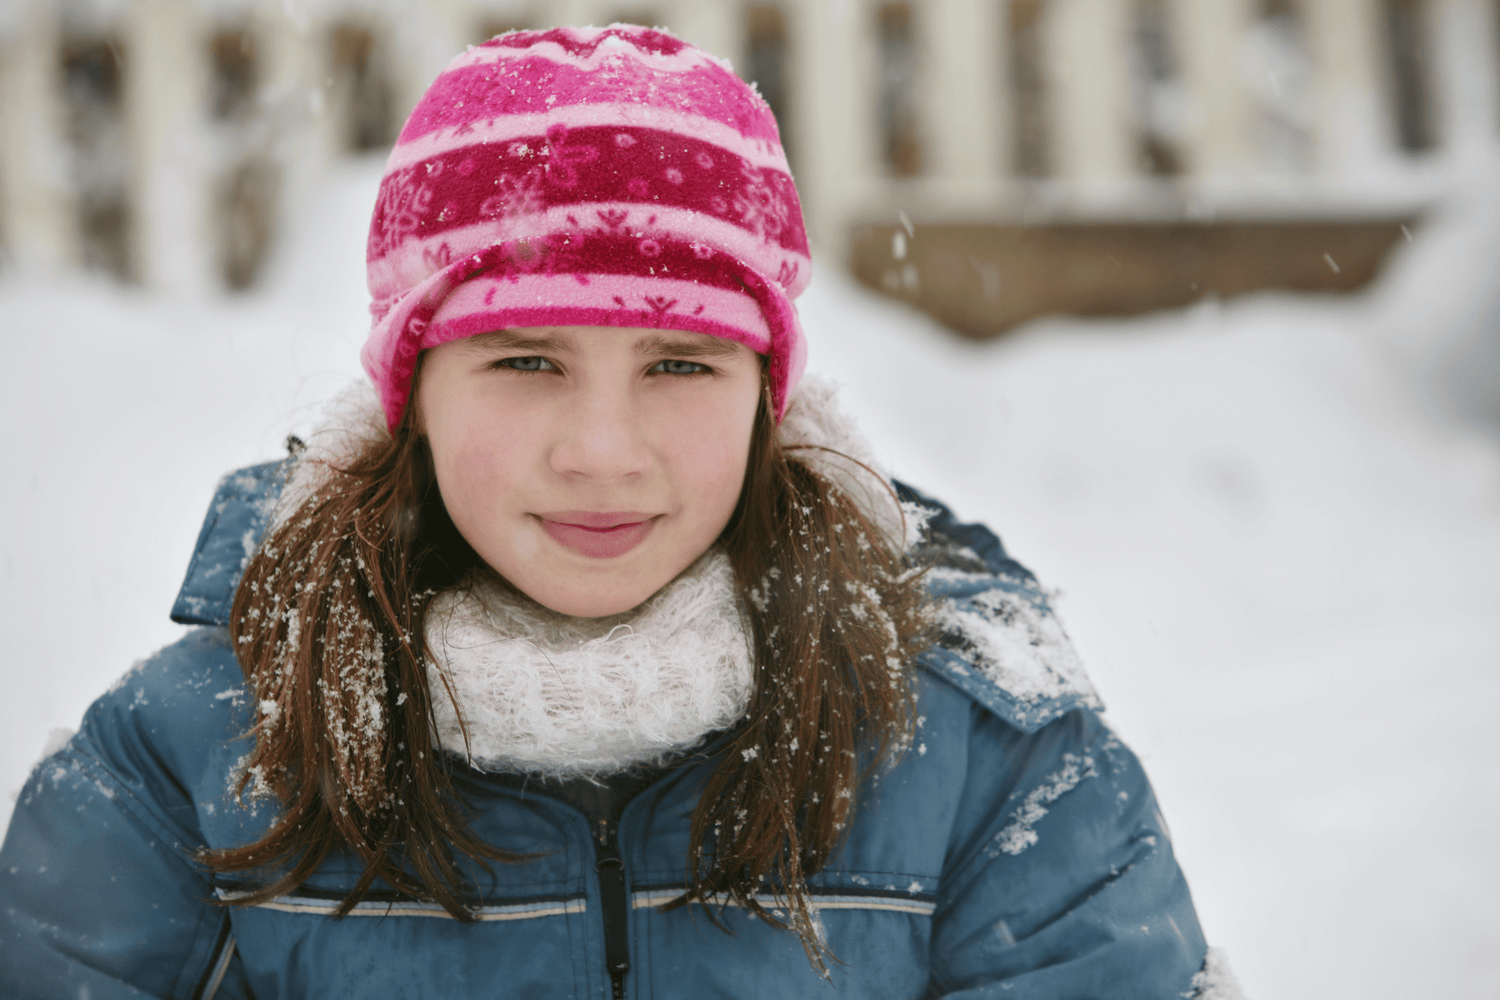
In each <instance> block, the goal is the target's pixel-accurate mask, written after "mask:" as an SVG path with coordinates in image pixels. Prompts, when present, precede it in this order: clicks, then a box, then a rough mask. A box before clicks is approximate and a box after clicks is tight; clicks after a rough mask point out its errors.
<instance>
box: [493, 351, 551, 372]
mask: <svg viewBox="0 0 1500 1000" xmlns="http://www.w3.org/2000/svg"><path fill="white" fill-rule="evenodd" d="M495 366H496V367H497V368H509V369H510V370H511V371H517V372H541V371H551V370H554V369H555V367H556V366H554V365H553V364H552V362H550V361H548V360H547V359H546V358H542V357H537V356H536V355H532V356H531V357H526V358H502V359H500V360H499V361H496V362H495Z"/></svg>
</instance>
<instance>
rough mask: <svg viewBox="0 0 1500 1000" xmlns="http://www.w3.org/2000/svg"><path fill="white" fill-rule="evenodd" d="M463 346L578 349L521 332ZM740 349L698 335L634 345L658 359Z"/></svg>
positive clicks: (723, 354)
mask: <svg viewBox="0 0 1500 1000" xmlns="http://www.w3.org/2000/svg"><path fill="white" fill-rule="evenodd" d="M464 346H465V348H466V349H467V350H470V351H474V352H477V353H488V352H491V351H526V352H528V353H533V354H561V353H566V352H569V351H574V350H577V349H578V342H577V341H576V340H574V339H573V338H572V337H565V336H561V335H558V334H552V335H544V336H535V335H532V334H526V333H522V332H521V331H520V330H492V331H490V332H488V333H476V334H475V335H474V336H472V337H468V338H466V339H465V341H464ZM739 347H740V345H739V344H738V343H736V342H735V341H733V340H726V339H724V338H723V337H714V336H710V335H707V334H700V335H698V336H696V337H693V338H692V339H691V340H689V339H687V338H686V337H680V336H679V337H671V336H662V335H661V334H650V335H648V336H645V337H642V338H641V339H640V340H637V341H636V342H635V351H636V353H637V354H649V355H655V356H658V357H659V356H662V355H668V356H671V357H674V358H727V357H732V356H733V355H735V354H737V353H738V352H739Z"/></svg>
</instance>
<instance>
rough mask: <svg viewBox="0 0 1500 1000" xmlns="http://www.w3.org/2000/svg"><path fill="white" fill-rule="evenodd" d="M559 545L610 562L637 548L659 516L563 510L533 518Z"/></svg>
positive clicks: (635, 512) (630, 512)
mask: <svg viewBox="0 0 1500 1000" xmlns="http://www.w3.org/2000/svg"><path fill="white" fill-rule="evenodd" d="M533 516H534V517H536V518H537V520H539V521H541V523H542V530H543V531H545V532H546V533H547V535H548V536H549V537H550V538H551V539H552V540H553V541H555V542H557V543H558V544H559V545H565V546H567V547H568V548H570V549H572V550H573V551H574V552H577V553H578V554H580V555H583V556H587V557H589V558H590V559H614V558H616V557H617V556H623V555H624V554H625V553H627V552H629V551H630V550H631V549H633V548H635V547H636V546H637V545H640V544H641V543H642V542H644V541H645V540H646V536H647V535H649V534H650V533H651V529H652V528H653V527H655V526H656V522H657V519H658V518H660V517H661V515H660V514H643V513H641V512H639V511H581V510H563V511H553V512H550V513H546V514H536V515H533Z"/></svg>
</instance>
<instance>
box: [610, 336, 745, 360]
mask: <svg viewBox="0 0 1500 1000" xmlns="http://www.w3.org/2000/svg"><path fill="white" fill-rule="evenodd" d="M739 347H740V345H739V344H738V343H736V342H735V341H733V340H725V339H724V338H723V337H713V336H709V335H707V334H699V335H698V336H696V337H694V338H693V339H692V340H686V339H682V338H678V337H663V336H660V335H653V336H649V337H642V338H641V339H640V340H638V341H636V344H635V350H636V353H637V354H655V355H663V354H666V355H670V356H672V357H674V358H728V357H732V356H734V355H735V354H737V353H739Z"/></svg>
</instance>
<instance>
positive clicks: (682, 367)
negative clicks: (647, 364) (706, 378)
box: [651, 359, 708, 375]
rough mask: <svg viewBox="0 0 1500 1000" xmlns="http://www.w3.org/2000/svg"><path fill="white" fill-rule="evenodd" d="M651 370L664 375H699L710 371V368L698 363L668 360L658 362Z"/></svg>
mask: <svg viewBox="0 0 1500 1000" xmlns="http://www.w3.org/2000/svg"><path fill="white" fill-rule="evenodd" d="M651 370H652V371H653V372H660V373H661V374H663V375H697V374H699V373H700V372H706V371H708V366H707V365H700V364H698V362H696V361H677V360H675V359H668V360H666V361H658V362H657V363H656V364H654V365H652V366H651Z"/></svg>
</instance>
